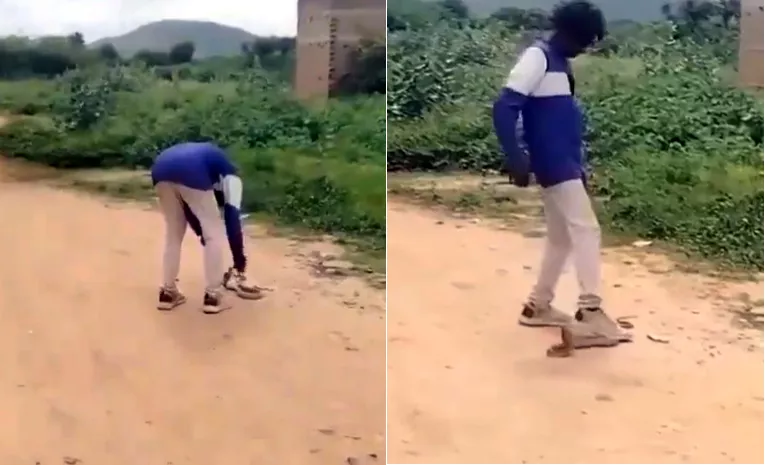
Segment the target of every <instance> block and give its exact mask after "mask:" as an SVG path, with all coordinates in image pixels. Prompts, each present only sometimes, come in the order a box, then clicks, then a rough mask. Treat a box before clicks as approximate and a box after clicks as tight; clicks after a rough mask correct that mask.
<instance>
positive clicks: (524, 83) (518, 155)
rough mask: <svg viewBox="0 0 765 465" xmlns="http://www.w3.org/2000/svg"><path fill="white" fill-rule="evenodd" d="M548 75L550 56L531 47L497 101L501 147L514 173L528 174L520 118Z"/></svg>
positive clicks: (495, 115) (496, 127) (495, 111)
mask: <svg viewBox="0 0 765 465" xmlns="http://www.w3.org/2000/svg"><path fill="white" fill-rule="evenodd" d="M546 72H547V57H546V56H545V53H544V51H543V50H542V49H541V48H539V47H529V48H528V49H526V51H525V52H524V53H523V54H522V55H521V57H520V58H519V59H518V62H517V63H516V64H515V66H513V69H512V70H510V75H509V76H508V78H507V82H506V83H505V86H504V87H503V88H502V90H501V91H500V93H499V97H497V100H496V101H495V102H494V108H493V113H492V118H493V122H494V131H495V133H496V134H497V139H498V140H499V145H500V147H501V148H502V151H503V152H504V154H505V163H506V166H507V167H508V168H509V169H510V170H511V171H515V172H518V171H527V170H528V166H527V164H528V162H527V160H526V158H525V157H524V154H523V151H522V149H521V147H520V146H519V142H520V141H519V138H518V131H517V124H518V117H519V115H520V113H521V110H522V108H523V105H524V104H525V103H526V100H527V99H528V97H529V95H531V93H533V92H534V91H535V90H536V89H537V88H538V87H539V84H540V82H541V81H542V78H544V76H545V73H546Z"/></svg>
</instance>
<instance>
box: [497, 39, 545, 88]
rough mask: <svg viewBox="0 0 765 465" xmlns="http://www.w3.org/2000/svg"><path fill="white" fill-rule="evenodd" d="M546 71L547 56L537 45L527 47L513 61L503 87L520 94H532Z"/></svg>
mask: <svg viewBox="0 0 765 465" xmlns="http://www.w3.org/2000/svg"><path fill="white" fill-rule="evenodd" d="M546 72H547V57H546V56H545V52H543V51H542V49H541V48H539V47H529V48H527V49H526V51H525V52H523V54H522V55H521V57H520V58H519V59H518V62H517V63H515V66H513V69H512V70H510V75H509V76H508V77H507V82H505V87H507V88H508V89H510V90H514V91H515V92H518V93H519V94H522V95H530V94H532V93H533V92H534V91H535V90H536V89H537V87H539V84H540V83H541V82H542V78H544V77H545V73H546Z"/></svg>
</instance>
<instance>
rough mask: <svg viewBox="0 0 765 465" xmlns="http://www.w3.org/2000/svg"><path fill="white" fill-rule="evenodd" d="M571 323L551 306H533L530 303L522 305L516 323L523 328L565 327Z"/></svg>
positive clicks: (563, 314)
mask: <svg viewBox="0 0 765 465" xmlns="http://www.w3.org/2000/svg"><path fill="white" fill-rule="evenodd" d="M572 321H573V318H571V315H567V314H565V313H563V312H561V311H560V310H558V309H556V308H555V307H553V306H552V305H544V306H543V305H535V304H533V303H531V302H529V303H526V304H524V305H523V310H522V311H521V316H520V317H518V323H520V324H521V325H523V326H535V327H541V326H565V325H567V324H569V323H571V322H572Z"/></svg>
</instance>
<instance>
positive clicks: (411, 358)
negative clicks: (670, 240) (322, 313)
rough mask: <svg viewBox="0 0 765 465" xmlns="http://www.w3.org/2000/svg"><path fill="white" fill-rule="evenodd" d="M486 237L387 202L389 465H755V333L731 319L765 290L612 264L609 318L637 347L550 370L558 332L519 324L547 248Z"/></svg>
mask: <svg viewBox="0 0 765 465" xmlns="http://www.w3.org/2000/svg"><path fill="white" fill-rule="evenodd" d="M484 223H485V222H476V221H470V220H469V219H455V218H451V217H447V216H445V215H444V214H441V213H436V212H431V211H428V210H425V209H423V208H419V207H414V206H411V205H408V204H405V203H401V202H395V201H393V200H392V199H389V203H388V289H389V291H388V457H389V461H390V463H762V461H763V398H762V395H763V353H762V333H761V331H758V330H756V329H752V328H751V327H747V326H746V325H745V324H744V323H745V321H743V320H740V319H739V318H738V317H737V316H736V315H735V314H733V313H731V312H730V311H728V309H727V307H726V306H730V305H732V304H735V303H736V299H739V297H737V296H739V295H740V294H742V293H747V294H748V295H750V296H752V297H753V298H756V299H761V297H762V282H757V283H726V282H722V281H717V280H713V279H711V278H705V277H703V276H700V275H692V274H683V273H679V272H676V271H668V270H669V268H667V269H665V270H664V272H658V271H657V270H658V268H660V267H659V265H660V264H661V263H662V261H661V259H660V258H656V259H655V263H654V266H652V267H651V268H650V269H649V268H647V267H645V266H643V265H641V264H639V263H638V260H637V259H635V258H633V257H631V256H630V255H625V254H622V253H618V252H614V251H609V252H608V253H607V254H606V264H605V266H604V278H605V286H606V287H605V289H604V297H605V302H606V306H607V308H608V310H609V312H611V313H612V314H613V315H614V316H626V315H635V316H636V317H635V318H634V319H632V320H630V321H631V322H632V323H634V324H635V326H636V329H635V333H636V342H634V343H633V344H629V345H623V346H621V347H619V348H615V349H600V350H589V351H580V352H577V354H576V355H575V357H573V358H570V359H549V358H546V357H545V349H546V348H547V347H548V346H549V345H551V344H553V343H555V342H557V341H558V339H557V338H558V335H557V332H556V331H555V330H552V329H551V330H547V329H530V328H521V327H519V326H518V325H517V323H516V318H517V315H518V311H519V309H520V305H521V303H522V301H523V300H524V298H525V297H526V293H527V292H528V291H529V289H530V287H531V286H532V284H533V282H534V279H535V277H536V267H537V263H538V260H539V254H540V253H541V251H542V240H543V239H541V238H534V237H524V236H523V235H521V234H519V233H517V232H514V231H507V230H500V229H497V228H493V227H490V226H487V225H485V224H484ZM645 260H647V259H645ZM651 270H653V271H651ZM572 274H573V272H572V270H571V269H570V268H569V269H568V270H567V272H566V275H565V276H564V277H563V279H562V280H561V283H560V284H561V285H560V289H559V294H558V299H557V302H558V304H559V305H560V306H562V307H563V308H564V309H566V310H568V311H571V312H572V313H573V308H572V306H573V305H569V303H572V302H575V300H574V298H575V295H576V282H575V279H573V276H572ZM760 305H761V300H760ZM760 312H761V309H760ZM760 318H761V317H760ZM760 324H761V319H760ZM648 334H651V335H658V336H661V338H666V339H667V340H668V343H666V344H662V343H656V342H653V341H651V340H649V339H648V338H647V335H648Z"/></svg>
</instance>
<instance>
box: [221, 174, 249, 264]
mask: <svg viewBox="0 0 765 465" xmlns="http://www.w3.org/2000/svg"><path fill="white" fill-rule="evenodd" d="M221 187H222V190H223V199H224V202H223V221H224V223H225V224H226V235H227V236H228V244H229V247H230V248H231V256H232V258H233V260H234V268H235V269H236V270H237V271H241V272H244V271H245V269H246V268H247V257H246V256H245V254H244V232H243V230H242V220H241V208H242V190H243V186H242V179H241V178H240V177H239V176H237V175H233V174H230V175H228V176H225V177H224V178H223V180H222V181H221Z"/></svg>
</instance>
